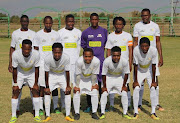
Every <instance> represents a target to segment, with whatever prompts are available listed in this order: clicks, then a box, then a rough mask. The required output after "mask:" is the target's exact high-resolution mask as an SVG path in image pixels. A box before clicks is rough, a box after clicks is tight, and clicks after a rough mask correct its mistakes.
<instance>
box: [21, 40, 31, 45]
mask: <svg viewBox="0 0 180 123" xmlns="http://www.w3.org/2000/svg"><path fill="white" fill-rule="evenodd" d="M23 44H29V45H31V46H32V41H31V40H29V39H24V40H23V41H22V45H23Z"/></svg>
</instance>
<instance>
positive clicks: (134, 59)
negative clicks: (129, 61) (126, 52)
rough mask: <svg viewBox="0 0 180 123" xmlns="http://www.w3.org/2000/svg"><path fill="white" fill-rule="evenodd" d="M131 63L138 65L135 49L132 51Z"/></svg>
mask: <svg viewBox="0 0 180 123" xmlns="http://www.w3.org/2000/svg"><path fill="white" fill-rule="evenodd" d="M133 63H134V64H136V65H138V57H137V50H136V49H135V50H134V51H133Z"/></svg>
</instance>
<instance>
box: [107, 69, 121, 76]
mask: <svg viewBox="0 0 180 123" xmlns="http://www.w3.org/2000/svg"><path fill="white" fill-rule="evenodd" d="M108 73H109V74H111V75H121V74H122V72H112V71H110V70H108Z"/></svg>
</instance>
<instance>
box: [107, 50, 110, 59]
mask: <svg viewBox="0 0 180 123" xmlns="http://www.w3.org/2000/svg"><path fill="white" fill-rule="evenodd" d="M110 55H111V49H107V57H109V56H110Z"/></svg>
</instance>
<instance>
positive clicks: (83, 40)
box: [81, 32, 87, 49]
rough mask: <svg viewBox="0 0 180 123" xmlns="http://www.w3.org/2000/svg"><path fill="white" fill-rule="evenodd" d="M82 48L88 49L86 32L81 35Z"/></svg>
mask: <svg viewBox="0 0 180 123" xmlns="http://www.w3.org/2000/svg"><path fill="white" fill-rule="evenodd" d="M81 47H82V48H83V49H84V48H87V38H86V37H85V34H84V32H82V35H81Z"/></svg>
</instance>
